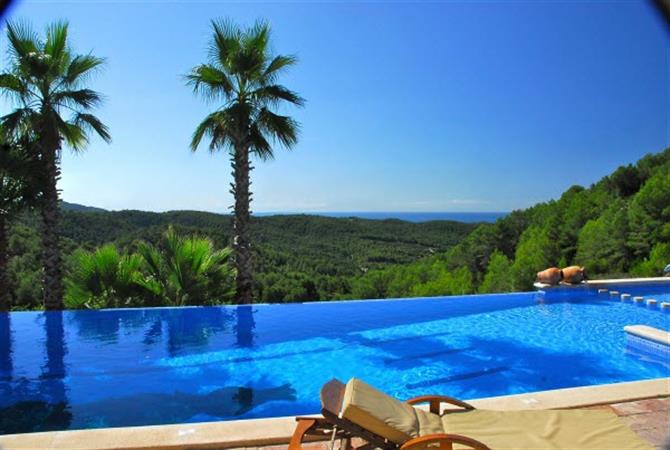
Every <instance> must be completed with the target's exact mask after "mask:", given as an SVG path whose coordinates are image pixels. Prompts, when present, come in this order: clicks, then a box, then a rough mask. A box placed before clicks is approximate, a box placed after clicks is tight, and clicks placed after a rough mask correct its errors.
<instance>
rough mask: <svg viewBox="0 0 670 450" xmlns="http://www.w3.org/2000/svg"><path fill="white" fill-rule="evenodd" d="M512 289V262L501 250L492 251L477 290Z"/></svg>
mask: <svg viewBox="0 0 670 450" xmlns="http://www.w3.org/2000/svg"><path fill="white" fill-rule="evenodd" d="M513 290H514V280H513V277H512V263H511V262H510V260H509V259H507V256H505V255H504V254H502V253H501V252H494V253H493V254H492V255H491V259H490V260H489V267H488V269H487V270H486V275H485V276H484V280H483V281H482V284H481V285H480V286H479V292H481V293H491V292H512V291H513Z"/></svg>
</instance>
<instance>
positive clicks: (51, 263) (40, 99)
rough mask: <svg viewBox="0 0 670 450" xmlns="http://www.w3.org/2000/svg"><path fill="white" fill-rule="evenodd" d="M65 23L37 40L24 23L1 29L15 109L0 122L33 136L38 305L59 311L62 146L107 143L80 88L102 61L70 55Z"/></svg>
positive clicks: (2, 81)
mask: <svg viewBox="0 0 670 450" xmlns="http://www.w3.org/2000/svg"><path fill="white" fill-rule="evenodd" d="M67 34H68V24H67V23H66V22H55V23H53V24H52V25H50V26H48V27H47V29H46V33H45V37H44V38H41V37H40V36H38V35H37V34H36V33H35V32H33V30H32V29H31V27H30V26H29V25H27V24H21V23H10V24H8V25H7V39H8V41H9V70H8V71H6V72H5V73H2V74H0V90H2V91H3V92H4V93H6V94H8V95H9V96H10V97H11V98H12V99H13V100H14V101H15V102H16V104H17V108H16V109H15V110H14V111H13V112H11V113H10V114H7V115H5V116H3V117H2V118H0V123H2V125H3V126H4V128H5V130H6V131H8V132H9V133H11V134H13V135H15V136H21V135H24V134H25V133H28V132H32V133H34V134H35V135H36V139H37V140H36V145H35V146H34V148H35V152H36V154H37V155H38V156H39V159H40V161H41V163H42V167H43V175H44V183H43V184H42V188H41V191H42V192H41V204H40V210H41V215H42V225H43V227H42V247H43V264H44V306H45V307H46V309H51V310H53V309H56V310H58V309H63V283H62V257H61V253H60V249H59V239H58V223H59V209H58V190H57V187H56V184H57V182H58V179H59V178H60V156H61V148H62V144H63V142H64V143H65V144H67V145H68V146H69V147H70V148H71V149H72V150H73V151H75V152H80V151H83V150H84V149H85V147H86V145H87V144H88V142H89V138H90V136H91V134H97V135H98V136H100V137H101V138H102V139H104V140H105V141H106V142H109V141H110V140H111V137H110V135H109V131H108V129H107V127H106V126H105V125H104V124H103V123H102V122H101V121H100V120H99V119H98V118H97V117H96V116H94V115H92V114H91V113H90V110H91V109H93V108H95V107H96V106H98V105H99V104H100V103H101V101H102V98H101V96H100V94H98V93H97V92H95V91H93V90H91V89H88V88H86V87H85V83H86V82H87V81H88V79H89V78H90V76H91V75H92V74H93V73H94V72H95V71H96V70H97V69H99V68H100V67H101V66H102V64H103V63H104V60H103V59H101V58H97V57H95V56H93V55H92V54H90V53H88V54H75V53H73V51H72V50H71V48H70V46H69V45H68V40H67Z"/></svg>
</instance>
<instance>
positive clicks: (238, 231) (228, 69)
mask: <svg viewBox="0 0 670 450" xmlns="http://www.w3.org/2000/svg"><path fill="white" fill-rule="evenodd" d="M212 29H213V32H214V35H213V37H212V40H211V42H210V44H209V52H208V62H207V63H205V64H201V65H199V66H196V67H194V68H193V69H192V70H191V72H190V73H189V74H188V75H187V76H186V79H187V83H188V84H189V85H190V86H192V87H193V91H194V93H196V94H197V95H201V96H202V97H204V98H205V99H206V100H209V101H214V102H217V104H218V105H217V109H216V110H215V111H214V112H212V113H211V114H209V115H208V116H207V117H205V119H204V120H203V121H202V122H201V123H200V125H198V127H197V128H196V130H195V132H194V133H193V138H192V140H191V150H193V151H195V150H196V149H197V148H198V146H199V145H200V142H201V141H202V139H203V138H204V137H207V139H208V140H209V150H210V151H211V152H215V151H217V150H225V151H228V152H229V154H230V157H231V165H232V168H233V173H232V175H233V183H231V187H232V189H231V191H230V192H231V193H232V194H233V196H234V197H235V205H234V218H233V241H232V248H233V259H234V263H235V268H236V269H237V278H236V289H237V293H236V298H237V302H238V303H251V302H252V299H253V291H252V289H253V273H252V261H251V239H250V230H249V215H250V211H249V204H250V202H251V192H250V190H249V186H250V184H251V183H250V171H251V169H252V167H251V165H250V162H249V159H250V155H253V156H255V157H257V158H259V159H260V160H267V159H271V158H273V157H274V153H273V149H272V143H278V144H280V145H283V146H284V147H286V148H291V147H293V146H294V145H295V144H296V142H297V137H298V128H299V125H298V123H297V122H296V121H295V120H293V119H292V118H291V117H289V116H284V115H280V114H278V113H277V108H278V107H280V106H282V105H283V104H293V105H297V106H302V105H303V103H304V100H303V99H302V98H301V97H300V96H299V95H298V94H296V93H295V92H293V91H290V90H289V89H287V88H285V87H284V86H282V85H280V84H278V83H277V78H278V77H279V75H280V74H281V73H282V72H284V71H285V70H286V69H287V68H289V67H291V66H293V65H294V64H295V63H296V61H297V60H296V58H295V57H294V56H284V55H273V54H272V53H271V51H270V27H269V26H268V25H267V24H266V23H264V22H257V23H256V24H255V25H254V26H253V27H251V28H248V29H244V30H243V29H241V28H239V27H238V26H236V25H235V24H233V23H232V22H229V21H212Z"/></svg>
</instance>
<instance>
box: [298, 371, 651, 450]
mask: <svg viewBox="0 0 670 450" xmlns="http://www.w3.org/2000/svg"><path fill="white" fill-rule="evenodd" d="M420 403H428V405H429V409H428V410H427V411H426V410H424V409H420V408H414V406H413V405H417V404H420ZM443 404H447V405H449V409H447V410H446V411H441V406H442V405H443ZM321 406H322V409H321V413H322V414H323V417H298V418H297V422H298V423H297V426H296V429H295V432H294V433H293V437H292V438H291V442H290V444H289V450H301V447H302V442H303V440H304V439H305V438H308V439H310V438H311V439H316V440H327V439H333V440H334V439H342V440H343V450H349V449H350V448H352V447H351V439H352V438H357V440H358V441H361V442H363V444H362V445H360V446H358V447H357V448H356V450H373V449H375V448H379V449H383V450H423V449H426V448H428V447H433V448H435V447H439V450H456V449H459V450H460V449H474V450H512V449H514V450H544V449H552V450H623V449H625V450H652V447H650V446H649V445H647V444H646V443H644V442H643V441H642V440H641V439H640V438H639V437H638V436H637V435H636V434H635V433H633V432H632V431H631V430H630V429H629V428H628V427H627V426H626V425H625V424H624V423H623V422H622V421H621V420H620V419H619V418H618V417H617V416H616V414H614V413H613V412H608V411H604V410H540V411H530V410H529V411H489V410H479V409H475V407H474V406H472V405H470V404H468V403H466V402H462V401H460V400H456V399H454V398H451V397H446V396H442V395H427V396H421V397H415V398H412V399H410V400H407V401H406V402H405V403H403V402H401V401H399V400H396V399H395V398H393V397H390V396H388V395H386V394H384V393H382V392H380V391H378V390H376V389H375V388H373V387H371V386H369V385H367V384H365V383H364V382H362V381H361V380H358V379H355V378H352V379H351V380H349V382H348V383H347V384H346V385H345V384H344V383H342V382H341V381H338V380H332V381H330V382H328V383H326V384H325V385H324V386H323V388H322V389H321ZM454 407H455V408H457V409H455V408H454Z"/></svg>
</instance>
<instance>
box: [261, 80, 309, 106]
mask: <svg viewBox="0 0 670 450" xmlns="http://www.w3.org/2000/svg"><path fill="white" fill-rule="evenodd" d="M250 95H251V96H252V97H253V98H254V99H255V100H257V101H258V102H259V103H260V104H262V105H266V104H271V105H277V104H279V103H280V102H282V101H286V102H289V103H292V104H294V105H296V106H304V104H305V99H304V98H302V97H300V96H299V95H298V94H297V93H296V92H293V91H291V90H289V89H287V88H285V87H284V86H282V85H279V84H271V85H268V86H262V87H260V88H258V89H256V90H255V91H253V92H252V93H251V94H250Z"/></svg>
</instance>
